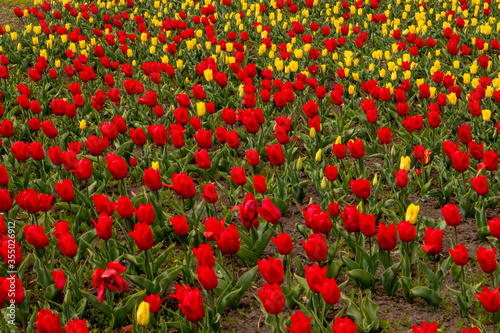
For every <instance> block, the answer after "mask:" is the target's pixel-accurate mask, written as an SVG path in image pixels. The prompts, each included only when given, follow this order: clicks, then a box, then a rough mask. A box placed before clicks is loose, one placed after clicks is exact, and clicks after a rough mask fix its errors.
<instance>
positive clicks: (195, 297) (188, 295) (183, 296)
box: [169, 284, 205, 323]
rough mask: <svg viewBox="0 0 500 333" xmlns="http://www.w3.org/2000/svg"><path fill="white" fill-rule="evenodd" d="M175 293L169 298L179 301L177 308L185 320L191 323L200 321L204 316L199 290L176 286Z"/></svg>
mask: <svg viewBox="0 0 500 333" xmlns="http://www.w3.org/2000/svg"><path fill="white" fill-rule="evenodd" d="M175 291H176V293H175V294H169V296H171V297H173V298H175V299H177V300H178V301H179V308H180V309H181V311H182V313H184V315H185V316H186V319H187V320H189V321H190V322H192V323H197V322H199V321H201V320H202V319H203V317H204V316H205V310H204V309H203V299H202V297H201V293H200V290H199V289H198V288H195V289H191V287H190V286H186V287H183V286H181V285H180V284H176V285H175Z"/></svg>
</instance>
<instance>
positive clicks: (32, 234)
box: [23, 224, 49, 250]
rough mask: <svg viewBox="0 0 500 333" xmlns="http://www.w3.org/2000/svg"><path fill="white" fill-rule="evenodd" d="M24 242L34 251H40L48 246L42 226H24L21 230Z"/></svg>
mask: <svg viewBox="0 0 500 333" xmlns="http://www.w3.org/2000/svg"><path fill="white" fill-rule="evenodd" d="M23 231H24V235H25V236H26V241H27V242H28V243H30V244H31V245H32V246H33V247H34V248H35V249H37V250H42V249H44V248H45V247H46V246H47V245H49V238H48V237H47V235H46V234H45V230H43V227H42V226H37V225H34V224H33V225H30V226H28V225H25V226H24V228H23Z"/></svg>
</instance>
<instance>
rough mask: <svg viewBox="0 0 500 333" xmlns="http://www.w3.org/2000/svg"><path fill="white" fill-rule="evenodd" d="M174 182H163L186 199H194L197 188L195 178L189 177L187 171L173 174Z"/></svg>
mask: <svg viewBox="0 0 500 333" xmlns="http://www.w3.org/2000/svg"><path fill="white" fill-rule="evenodd" d="M172 184H173V185H168V184H163V185H164V186H166V187H169V188H171V189H173V190H174V191H175V194H177V195H180V196H181V197H184V198H186V199H192V198H194V197H195V196H196V188H195V186H194V182H193V179H192V178H191V177H189V176H188V175H187V174H186V173H185V172H182V173H177V172H175V173H174V174H173V175H172Z"/></svg>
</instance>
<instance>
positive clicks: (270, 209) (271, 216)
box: [257, 196, 281, 224]
mask: <svg viewBox="0 0 500 333" xmlns="http://www.w3.org/2000/svg"><path fill="white" fill-rule="evenodd" d="M257 212H258V213H259V215H260V217H262V218H263V219H264V220H266V221H267V222H269V223H271V224H277V223H278V222H279V221H280V219H281V211H280V210H279V209H278V208H277V207H276V206H275V205H274V204H273V202H272V201H271V200H270V199H269V196H267V199H263V200H262V206H261V207H259V208H257Z"/></svg>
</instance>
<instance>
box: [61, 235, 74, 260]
mask: <svg viewBox="0 0 500 333" xmlns="http://www.w3.org/2000/svg"><path fill="white" fill-rule="evenodd" d="M57 244H59V248H60V249H61V252H62V253H63V254H64V255H65V256H66V257H69V258H73V257H74V256H76V254H77V253H78V248H77V247H76V242H75V239H74V238H73V236H72V235H71V234H70V233H69V232H65V233H63V234H61V235H59V237H58V238H57Z"/></svg>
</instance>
